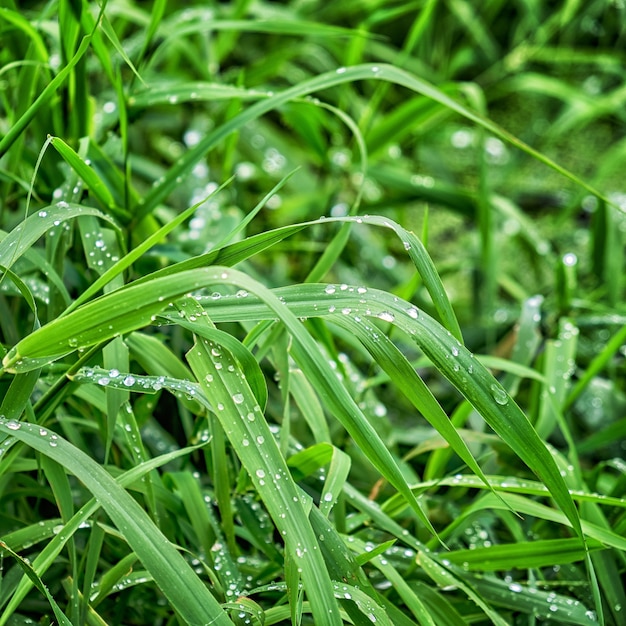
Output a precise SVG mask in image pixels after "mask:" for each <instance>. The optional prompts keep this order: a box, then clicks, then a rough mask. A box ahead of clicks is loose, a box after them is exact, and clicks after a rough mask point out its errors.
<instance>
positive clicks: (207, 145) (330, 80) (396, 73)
mask: <svg viewBox="0 0 626 626" xmlns="http://www.w3.org/2000/svg"><path fill="white" fill-rule="evenodd" d="M368 79H369V80H371V79H379V80H387V81H389V82H391V83H395V84H397V85H402V86H404V87H407V88H408V89H410V90H412V91H414V92H417V93H420V94H422V95H425V96H427V97H428V98H431V99H432V100H434V101H435V102H438V103H440V104H442V105H443V106H445V107H446V108H448V109H450V110H452V111H454V112H456V113H458V114H460V115H461V116H463V117H465V118H466V119H469V120H471V121H473V122H474V123H476V124H478V125H479V126H481V127H482V128H484V129H486V130H488V131H489V132H490V133H493V134H494V135H495V136H496V137H499V138H500V139H502V140H504V141H506V142H507V143H510V144H512V145H514V146H516V147H517V148H519V149H520V150H522V151H523V152H526V153H527V154H529V155H530V156H532V157H534V158H535V159H537V160H539V161H540V162H542V163H544V164H545V165H547V166H548V167H550V168H552V169H554V170H555V171H557V172H559V173H560V174H561V175H563V176H565V177H566V178H567V179H569V180H571V181H572V182H574V183H575V184H576V185H578V186H580V187H582V188H583V189H586V190H587V191H589V192H590V193H592V194H593V195H595V196H597V197H598V198H601V199H603V200H604V201H605V202H607V203H608V204H611V202H610V200H609V199H608V198H606V197H605V196H604V195H603V194H602V193H600V192H599V191H598V190H596V189H595V188H593V187H592V186H591V185H589V184H588V183H586V182H585V181H583V180H582V179H580V178H579V177H578V176H576V175H575V174H573V173H572V172H570V171H569V170H567V169H566V168H564V167H562V166H560V165H558V163H556V162H555V161H553V160H552V159H550V158H549V157H547V156H545V155H544V154H543V153H541V152H539V151H538V150H535V149H534V148H531V147H530V146H529V145H527V144H525V143H524V142H523V141H521V140H520V139H518V138H517V137H515V136H514V135H512V134H511V133H509V132H507V131H506V130H504V129H503V128H501V127H500V126H498V125H497V124H495V123H494V122H492V121H491V120H489V119H487V118H485V117H483V116H481V115H479V114H478V113H475V112H474V111H472V110H471V109H469V108H467V107H465V106H464V105H462V104H460V103H458V102H457V101H455V100H453V99H452V98H450V97H449V96H448V95H447V94H446V93H444V92H443V91H442V90H440V89H438V88H437V87H435V86H434V85H432V84H431V83H429V82H427V81H425V80H423V79H421V78H418V77H417V76H415V75H412V74H409V73H408V72H406V71H404V70H401V69H398V68H396V67H393V66H391V65H385V64H383V65H373V64H366V65H357V66H354V67H349V68H339V69H338V70H336V71H335V72H327V73H325V74H322V75H320V76H317V77H315V78H313V79H311V80H308V81H304V82H301V83H299V84H298V85H296V86H294V87H291V88H289V89H286V90H285V91H283V92H281V93H279V94H276V95H274V96H272V97H270V98H268V99H267V100H263V101H261V102H257V103H255V104H253V105H252V106H250V107H249V108H248V109H246V110H245V111H243V112H242V113H240V114H239V115H237V116H235V117H234V118H232V119H230V120H229V121H228V122H226V123H225V124H222V125H221V126H219V127H218V128H216V129H215V130H214V131H212V132H211V133H209V134H208V135H207V136H206V137H204V138H203V139H202V140H201V141H200V142H198V144H197V145H196V146H194V147H193V148H192V149H190V150H189V151H188V152H186V153H185V155H184V156H183V158H181V159H180V160H179V161H178V162H177V163H176V165H174V166H173V167H172V168H170V170H169V171H168V173H167V174H166V176H165V177H164V179H163V182H162V183H161V184H159V185H158V186H157V187H155V188H154V189H153V190H152V191H151V192H150V193H149V194H148V195H147V196H146V197H145V198H143V199H141V200H140V201H139V203H138V205H137V207H136V216H135V217H136V220H137V221H140V220H141V219H142V218H143V217H145V216H146V215H148V214H149V213H151V212H152V211H153V210H154V208H155V207H156V206H157V205H158V204H159V203H160V202H162V201H164V200H165V198H166V197H167V196H168V195H169V194H170V193H171V191H172V190H173V189H174V188H175V187H176V185H177V182H176V180H177V178H178V177H180V176H183V175H184V174H186V173H187V172H188V171H190V170H191V168H193V166H194V165H195V164H196V163H197V161H198V160H199V159H200V158H202V156H204V155H205V154H206V153H207V152H208V151H209V150H211V148H213V147H214V146H216V145H217V144H218V143H219V142H220V141H221V140H222V139H224V138H225V137H227V136H228V135H230V134H231V133H232V132H235V131H236V130H238V129H239V128H241V127H242V126H244V125H245V124H247V123H248V122H250V121H252V120H254V119H256V118H258V117H260V116H261V115H263V114H264V113H267V112H268V111H272V110H274V109H276V108H278V107H279V106H280V105H281V104H284V103H285V102H288V101H290V100H293V99H295V98H301V97H302V96H305V95H308V94H310V93H313V92H315V91H320V90H323V89H328V88H330V87H334V86H336V85H340V84H342V83H348V82H355V81H358V80H368Z"/></svg>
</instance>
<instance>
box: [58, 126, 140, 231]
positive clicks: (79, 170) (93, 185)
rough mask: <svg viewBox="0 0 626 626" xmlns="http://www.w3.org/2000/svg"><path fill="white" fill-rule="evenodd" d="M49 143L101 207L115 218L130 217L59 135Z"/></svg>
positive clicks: (94, 173) (99, 179) (100, 180)
mask: <svg viewBox="0 0 626 626" xmlns="http://www.w3.org/2000/svg"><path fill="white" fill-rule="evenodd" d="M50 143H51V144H52V146H53V147H54V148H55V149H56V151H57V152H58V153H59V154H60V155H61V156H62V157H63V159H64V160H65V162H66V163H67V164H68V165H69V166H70V167H71V168H72V169H73V170H74V171H75V172H76V174H78V176H79V177H80V178H81V179H82V180H83V182H84V183H85V185H86V186H87V187H88V189H89V191H91V193H92V194H93V195H94V197H95V198H96V199H97V200H98V202H100V204H102V206H103V207H106V208H107V209H108V210H109V211H110V212H111V213H112V214H113V215H114V216H115V217H117V218H122V219H127V218H129V217H130V216H129V215H128V214H127V213H126V212H125V211H123V210H121V209H120V208H119V207H118V206H117V205H116V203H115V200H114V198H113V194H112V193H111V191H110V190H109V189H108V187H107V186H106V185H105V184H104V182H103V181H102V179H101V178H100V177H99V176H98V175H97V174H96V172H95V171H94V170H93V169H92V168H91V167H89V165H87V163H85V161H84V160H83V159H82V158H81V157H80V156H79V155H78V154H77V153H76V152H75V151H74V150H73V149H72V148H70V146H68V145H67V144H66V143H65V142H64V141H63V140H62V139H61V138H60V137H51V138H50Z"/></svg>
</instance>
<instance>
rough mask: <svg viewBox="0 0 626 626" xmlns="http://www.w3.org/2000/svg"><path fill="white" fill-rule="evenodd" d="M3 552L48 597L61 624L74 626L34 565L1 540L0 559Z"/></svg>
mask: <svg viewBox="0 0 626 626" xmlns="http://www.w3.org/2000/svg"><path fill="white" fill-rule="evenodd" d="M3 552H7V553H8V554H9V555H10V556H12V557H13V558H14V559H15V560H16V561H17V563H18V565H19V566H20V567H21V568H22V569H23V570H24V573H25V574H26V576H28V578H29V579H30V580H31V581H32V583H33V585H34V586H35V587H37V589H38V590H39V591H40V592H41V593H42V594H43V595H44V596H45V597H46V599H47V600H48V602H49V603H50V606H51V607H52V610H53V612H54V616H55V617H56V618H57V621H58V622H59V624H62V626H72V622H70V620H69V619H67V616H66V615H65V613H63V611H61V609H60V607H59V605H58V604H57V603H56V601H55V599H54V598H53V597H52V594H51V593H50V592H49V591H48V588H47V587H46V586H45V585H44V584H43V581H42V580H41V578H39V576H38V575H37V572H35V570H34V569H33V567H32V565H31V564H30V563H29V562H28V561H27V560H26V559H23V558H22V557H21V556H20V555H19V554H16V553H15V552H13V550H11V548H9V546H8V545H7V544H6V543H5V542H4V541H2V540H0V557H1V556H4V555H3Z"/></svg>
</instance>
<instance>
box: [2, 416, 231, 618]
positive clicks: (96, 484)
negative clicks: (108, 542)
mask: <svg viewBox="0 0 626 626" xmlns="http://www.w3.org/2000/svg"><path fill="white" fill-rule="evenodd" d="M0 430H1V431H2V432H4V433H6V434H9V435H12V436H13V437H15V438H16V439H19V440H20V441H22V442H23V443H25V444H26V445H28V446H30V447H31V448H33V449H35V450H37V451H38V452H40V453H41V454H44V455H46V456H47V457H49V458H51V459H53V460H54V461H56V462H57V463H59V464H60V465H62V466H63V467H64V468H65V469H66V470H67V471H69V472H70V473H72V474H74V475H75V476H76V477H77V478H79V479H80V480H81V482H82V483H83V484H84V485H85V486H86V487H87V488H88V489H89V491H90V492H91V493H92V494H93V495H94V496H95V498H96V499H97V500H98V502H99V503H100V505H101V506H102V508H103V509H104V510H105V511H106V512H107V514H108V515H109V517H110V518H111V519H112V520H113V522H114V523H115V525H116V526H117V528H118V529H119V531H120V532H121V533H122V535H123V536H124V538H125V539H126V541H127V542H128V544H129V545H130V546H131V548H132V549H133V551H134V552H135V553H136V554H137V556H138V557H139V558H140V559H141V561H142V563H143V565H144V566H145V568H146V569H147V570H148V571H149V572H150V574H151V575H152V577H153V578H154V580H155V581H156V583H157V584H158V585H159V587H160V588H161V590H162V591H163V593H164V594H165V595H166V597H167V598H168V599H169V601H170V603H171V605H172V606H173V607H174V608H175V609H176V611H177V612H178V613H179V614H180V615H181V617H182V618H183V619H184V620H185V621H186V622H187V623H188V624H192V625H193V626H203V625H204V624H217V625H218V626H219V625H222V626H228V624H230V623H231V622H230V620H229V619H228V616H227V615H226V614H225V613H224V612H223V610H222V608H221V606H220V605H219V603H218V602H217V600H216V599H215V598H214V597H213V595H212V594H211V593H210V592H209V590H208V589H207V587H206V586H205V585H204V583H203V582H202V581H201V580H200V579H199V578H198V576H197V575H196V574H195V572H194V571H193V569H192V568H191V567H190V565H189V564H188V563H187V562H186V561H185V560H184V559H183V557H182V556H181V555H180V553H179V552H178V551H177V550H176V549H175V548H174V546H173V545H172V544H171V543H170V542H169V540H168V539H167V538H166V537H165V536H164V535H163V534H162V533H161V531H160V530H159V529H158V528H157V527H156V526H155V525H154V522H153V521H152V520H151V519H150V517H149V516H148V514H147V513H146V512H145V511H144V510H143V509H142V508H141V507H140V506H139V504H138V503H137V502H136V501H135V499H134V498H133V497H132V496H131V495H130V494H129V493H128V492H127V491H126V490H125V489H123V488H122V487H121V486H120V484H119V483H118V482H117V481H116V480H115V479H113V478H112V477H111V475H110V474H109V473H108V472H107V471H106V470H104V469H103V468H102V467H101V466H100V465H99V464H98V463H96V462H95V461H94V460H93V459H91V458H90V457H88V456H87V455H86V454H85V453H84V452H82V451H81V450H79V449H78V448H76V447H75V446H73V445H72V444H70V443H69V442H67V441H65V439H63V438H62V437H59V436H58V435H56V434H54V433H53V432H52V431H49V430H46V429H43V428H41V427H40V426H37V425H35V424H28V423H26V422H18V421H16V420H7V419H5V418H0ZM174 573H175V574H174Z"/></svg>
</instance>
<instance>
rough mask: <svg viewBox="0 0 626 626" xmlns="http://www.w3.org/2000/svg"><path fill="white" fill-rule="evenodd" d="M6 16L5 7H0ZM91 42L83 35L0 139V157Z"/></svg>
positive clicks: (61, 82)
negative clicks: (64, 64)
mask: <svg viewBox="0 0 626 626" xmlns="http://www.w3.org/2000/svg"><path fill="white" fill-rule="evenodd" d="M0 10H1V11H2V12H3V13H2V14H0V15H4V16H6V12H7V9H0ZM90 43H91V36H90V35H87V36H85V37H83V40H82V41H81V44H80V46H79V48H78V50H77V51H76V54H75V55H74V56H73V57H72V58H71V59H70V61H69V62H68V64H67V65H66V66H65V67H64V68H63V69H62V70H61V71H60V72H59V73H58V74H57V75H56V76H55V77H54V78H53V79H52V80H51V81H50V82H49V83H48V84H47V85H46V87H45V88H44V90H43V91H42V92H41V94H39V96H38V98H37V99H36V100H35V102H33V103H32V104H31V105H30V106H29V107H28V109H27V110H26V111H25V113H24V114H23V115H22V117H20V119H19V120H17V121H16V122H15V123H14V124H13V125H12V126H11V128H10V130H9V132H7V134H6V135H5V136H4V137H3V138H2V139H1V140H0V157H1V156H2V155H3V154H5V153H6V152H7V151H8V150H9V148H10V147H11V146H12V145H13V143H14V142H15V140H16V139H17V138H18V137H19V136H20V135H21V134H22V132H23V131H24V129H25V128H26V127H27V126H28V125H29V124H30V122H31V121H32V120H33V118H34V117H35V115H37V113H38V111H39V110H40V109H41V108H42V107H43V106H45V105H46V103H47V102H48V101H49V100H50V99H51V98H52V97H53V96H54V95H55V94H56V93H57V91H58V89H59V87H60V86H61V85H62V84H63V83H64V82H65V79H66V78H67V77H68V75H69V74H70V72H71V71H72V69H73V68H74V66H75V65H76V64H77V63H78V62H79V61H80V59H81V58H82V57H83V55H84V54H85V52H87V49H88V48H89V45H90Z"/></svg>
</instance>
